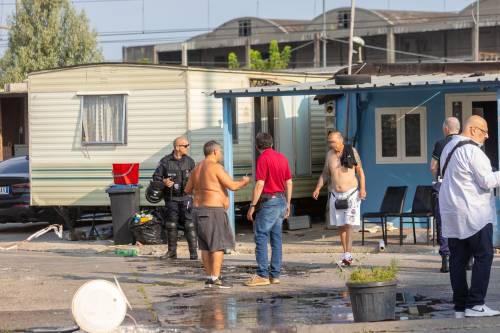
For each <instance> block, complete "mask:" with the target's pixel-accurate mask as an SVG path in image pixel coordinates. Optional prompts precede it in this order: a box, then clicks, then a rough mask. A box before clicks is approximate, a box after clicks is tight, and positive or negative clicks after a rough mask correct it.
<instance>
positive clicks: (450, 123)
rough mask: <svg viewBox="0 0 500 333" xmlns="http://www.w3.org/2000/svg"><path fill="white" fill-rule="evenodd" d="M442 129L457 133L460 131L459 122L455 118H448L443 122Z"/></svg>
mask: <svg viewBox="0 0 500 333" xmlns="http://www.w3.org/2000/svg"><path fill="white" fill-rule="evenodd" d="M443 128H447V129H449V130H450V131H452V132H456V133H458V132H459V131H460V121H459V120H458V119H457V118H456V117H448V118H446V119H445V120H444V122H443Z"/></svg>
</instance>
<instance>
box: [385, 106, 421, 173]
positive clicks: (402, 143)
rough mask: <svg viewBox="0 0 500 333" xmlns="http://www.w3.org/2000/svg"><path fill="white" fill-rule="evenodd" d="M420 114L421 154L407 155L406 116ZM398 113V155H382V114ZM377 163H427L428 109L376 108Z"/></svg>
mask: <svg viewBox="0 0 500 333" xmlns="http://www.w3.org/2000/svg"><path fill="white" fill-rule="evenodd" d="M409 112H411V114H419V115H420V125H421V126H420V156H406V155H405V154H406V152H405V149H406V138H405V134H406V133H405V126H404V117H405V115H406V114H407V113H409ZM387 114H391V115H396V117H397V123H396V129H397V134H396V135H397V148H396V149H397V156H395V157H383V156H382V115H387ZM375 150H376V155H375V156H376V164H422V163H427V109H426V108H425V107H419V108H410V107H405V108H376V109H375Z"/></svg>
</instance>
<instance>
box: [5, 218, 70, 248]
mask: <svg viewBox="0 0 500 333" xmlns="http://www.w3.org/2000/svg"><path fill="white" fill-rule="evenodd" d="M49 231H54V233H55V234H56V235H57V236H58V237H59V238H61V239H62V237H63V226H62V225H61V224H53V225H50V226H48V227H46V228H43V229H42V230H39V231H37V232H35V233H34V234H32V235H31V236H29V237H28V238H26V239H25V240H23V241H20V242H16V243H14V244H12V245H10V246H7V247H1V246H0V250H4V251H8V250H15V249H17V248H18V247H19V245H20V244H21V243H27V242H30V241H32V240H33V239H35V238H38V237H40V236H42V235H43V234H46V233H47V232H49Z"/></svg>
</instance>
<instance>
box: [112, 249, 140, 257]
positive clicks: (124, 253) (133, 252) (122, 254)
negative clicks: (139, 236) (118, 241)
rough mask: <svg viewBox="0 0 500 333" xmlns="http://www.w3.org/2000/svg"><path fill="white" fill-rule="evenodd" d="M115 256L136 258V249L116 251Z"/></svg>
mask: <svg viewBox="0 0 500 333" xmlns="http://www.w3.org/2000/svg"><path fill="white" fill-rule="evenodd" d="M115 254H116V255H118V256H120V257H137V249H116V250H115Z"/></svg>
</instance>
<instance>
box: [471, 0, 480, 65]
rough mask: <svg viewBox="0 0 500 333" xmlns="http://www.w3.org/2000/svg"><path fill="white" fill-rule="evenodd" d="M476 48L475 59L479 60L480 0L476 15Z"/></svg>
mask: <svg viewBox="0 0 500 333" xmlns="http://www.w3.org/2000/svg"><path fill="white" fill-rule="evenodd" d="M473 38H474V43H473V45H474V49H473V50H472V52H473V59H474V61H479V0H476V16H475V18H474V37H473Z"/></svg>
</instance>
